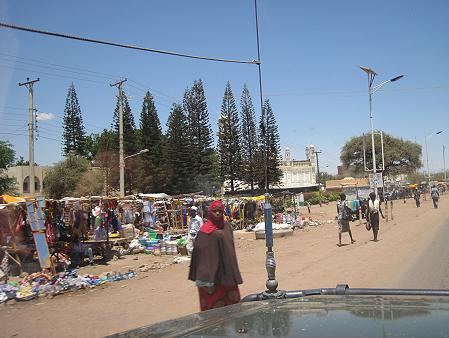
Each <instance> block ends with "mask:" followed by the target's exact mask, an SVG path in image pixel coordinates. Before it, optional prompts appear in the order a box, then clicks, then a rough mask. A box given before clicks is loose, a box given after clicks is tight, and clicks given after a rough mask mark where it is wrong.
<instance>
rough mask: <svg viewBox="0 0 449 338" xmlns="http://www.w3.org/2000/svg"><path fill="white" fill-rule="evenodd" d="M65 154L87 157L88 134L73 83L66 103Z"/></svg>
mask: <svg viewBox="0 0 449 338" xmlns="http://www.w3.org/2000/svg"><path fill="white" fill-rule="evenodd" d="M62 127H63V130H64V131H63V134H62V137H63V141H62V144H63V147H62V149H63V154H64V155H65V156H66V155H68V154H69V153H73V154H74V155H81V156H85V155H86V149H85V139H86V132H85V130H84V125H83V117H82V115H81V108H80V105H79V102H78V97H77V95H76V90H75V86H74V85H73V83H72V84H71V85H70V87H69V91H68V93H67V98H66V101H65V109H64V120H63V125H62Z"/></svg>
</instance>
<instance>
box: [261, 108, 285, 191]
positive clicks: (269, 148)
mask: <svg viewBox="0 0 449 338" xmlns="http://www.w3.org/2000/svg"><path fill="white" fill-rule="evenodd" d="M259 126H260V127H259V138H258V139H259V151H258V155H257V156H256V157H257V167H258V169H257V182H258V184H259V187H265V188H266V189H267V190H269V187H270V184H271V185H273V184H277V183H279V182H280V180H281V177H282V171H281V169H280V155H281V146H280V137H279V132H278V127H277V123H276V119H275V118H274V113H273V110H272V108H271V104H270V101H269V100H268V99H267V100H265V102H264V104H263V109H262V116H261V117H260V123H259ZM265 166H266V169H267V180H268V181H267V182H265ZM265 183H266V184H267V185H265Z"/></svg>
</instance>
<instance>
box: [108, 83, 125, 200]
mask: <svg viewBox="0 0 449 338" xmlns="http://www.w3.org/2000/svg"><path fill="white" fill-rule="evenodd" d="M124 82H126V79H124V80H121V81H117V82H116V83H114V84H110V86H111V87H117V88H118V106H119V147H120V151H119V157H120V159H119V167H120V197H125V156H124V152H123V102H122V94H123V92H122V85H123V83H124Z"/></svg>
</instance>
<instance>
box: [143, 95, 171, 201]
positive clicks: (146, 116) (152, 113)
mask: <svg viewBox="0 0 449 338" xmlns="http://www.w3.org/2000/svg"><path fill="white" fill-rule="evenodd" d="M139 132H140V133H139V136H140V142H139V144H140V147H141V149H148V150H149V151H148V152H147V153H144V154H142V155H141V156H140V157H139V160H140V161H139V163H140V170H139V171H138V182H139V183H138V186H139V188H140V191H142V192H151V191H153V192H155V191H163V190H164V188H165V187H164V183H165V177H164V176H165V175H164V170H163V155H164V154H163V142H162V131H161V123H160V121H159V117H158V114H157V110H156V106H155V105H154V100H153V96H152V95H151V94H150V92H147V93H146V95H145V98H144V99H143V104H142V112H141V114H140V131H139Z"/></svg>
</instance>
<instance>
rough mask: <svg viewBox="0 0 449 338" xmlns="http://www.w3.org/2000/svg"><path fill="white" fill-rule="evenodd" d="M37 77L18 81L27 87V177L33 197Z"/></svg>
mask: <svg viewBox="0 0 449 338" xmlns="http://www.w3.org/2000/svg"><path fill="white" fill-rule="evenodd" d="M38 81H39V78H37V79H36V80H32V81H30V78H28V77H27V82H24V83H19V87H21V86H25V87H27V89H28V151H29V158H28V160H29V163H30V164H29V165H30V175H29V176H28V177H29V187H30V189H29V191H30V195H31V196H33V197H35V196H36V191H35V182H34V181H35V180H34V177H35V176H34V109H33V84H34V83H35V82H38Z"/></svg>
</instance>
